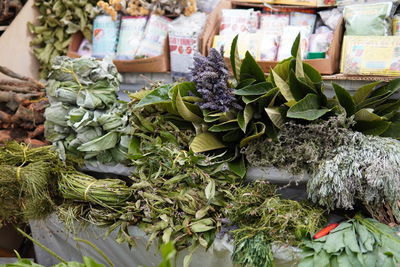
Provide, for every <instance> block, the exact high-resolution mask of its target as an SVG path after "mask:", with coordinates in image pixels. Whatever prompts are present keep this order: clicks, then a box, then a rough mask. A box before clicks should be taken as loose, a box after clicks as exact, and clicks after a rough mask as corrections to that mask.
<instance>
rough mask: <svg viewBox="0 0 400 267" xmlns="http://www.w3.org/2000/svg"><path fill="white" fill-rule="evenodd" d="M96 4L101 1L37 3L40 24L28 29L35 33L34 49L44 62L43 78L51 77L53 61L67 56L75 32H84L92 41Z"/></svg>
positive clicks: (30, 24) (36, 55) (82, 0)
mask: <svg viewBox="0 0 400 267" xmlns="http://www.w3.org/2000/svg"><path fill="white" fill-rule="evenodd" d="M96 4H97V0H89V1H86V0H72V1H71V0H35V7H36V8H37V9H38V11H39V17H38V22H34V23H29V24H28V28H29V31H30V32H31V33H32V34H34V38H33V40H32V42H31V46H33V47H34V48H33V52H34V54H35V57H36V58H37V59H38V60H39V63H40V77H41V78H46V77H47V75H48V73H49V71H50V66H51V60H52V59H53V58H55V57H56V56H63V55H65V54H66V52H67V49H68V46H69V44H70V43H71V36H72V34H73V33H76V32H78V31H81V32H82V33H83V35H84V36H85V38H86V39H88V40H91V39H92V21H93V19H94V17H95V16H96V15H97V11H96V9H95V6H96Z"/></svg>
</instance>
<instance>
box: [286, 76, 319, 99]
mask: <svg viewBox="0 0 400 267" xmlns="http://www.w3.org/2000/svg"><path fill="white" fill-rule="evenodd" d="M289 88H290V92H291V93H292V96H293V97H294V99H295V100H296V101H299V100H301V99H303V98H304V97H305V96H306V95H308V94H317V91H315V90H314V89H313V88H312V87H310V85H308V84H306V83H304V82H302V81H300V80H299V79H298V78H297V77H296V74H295V73H294V71H293V70H290V73H289Z"/></svg>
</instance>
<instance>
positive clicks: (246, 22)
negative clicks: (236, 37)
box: [219, 9, 254, 35]
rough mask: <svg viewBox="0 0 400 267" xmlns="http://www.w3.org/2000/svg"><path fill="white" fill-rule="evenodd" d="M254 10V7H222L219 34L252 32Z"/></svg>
mask: <svg viewBox="0 0 400 267" xmlns="http://www.w3.org/2000/svg"><path fill="white" fill-rule="evenodd" d="M253 12H254V10H253V9H222V18H221V25H220V29H219V34H220V35H232V34H238V33H245V32H250V30H251V29H250V28H251V27H252V24H254V15H252V13H253ZM252 17H253V18H252Z"/></svg>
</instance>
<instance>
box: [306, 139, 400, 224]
mask: <svg viewBox="0 0 400 267" xmlns="http://www.w3.org/2000/svg"><path fill="white" fill-rule="evenodd" d="M332 153H334V156H333V157H332V158H331V159H327V160H325V161H323V162H321V164H320V166H318V168H317V169H316V170H315V172H313V173H312V174H311V179H310V180H309V181H308V184H307V191H308V195H309V198H310V199H312V200H313V201H314V202H316V203H318V204H320V205H323V206H326V207H328V208H329V209H334V208H344V209H353V208H354V205H355V204H356V201H361V203H362V204H363V205H364V206H365V207H366V208H367V209H368V211H370V213H371V215H373V216H374V217H375V218H376V219H378V220H380V221H383V222H387V221H389V222H398V221H399V220H400V209H399V205H398V203H399V201H400V199H399V194H400V179H399V178H400V141H398V140H395V139H392V138H382V137H379V136H366V135H363V134H361V133H358V132H353V133H352V134H351V143H349V144H347V145H343V146H340V147H338V148H336V149H335V150H333V151H332ZM387 207H390V208H389V209H387ZM383 214H387V216H383ZM393 217H394V218H393Z"/></svg>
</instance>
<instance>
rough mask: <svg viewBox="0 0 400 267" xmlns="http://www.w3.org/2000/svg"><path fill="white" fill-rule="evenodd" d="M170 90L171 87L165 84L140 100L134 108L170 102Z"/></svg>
mask: <svg viewBox="0 0 400 267" xmlns="http://www.w3.org/2000/svg"><path fill="white" fill-rule="evenodd" d="M171 88H172V86H171V85H170V84H167V85H163V86H160V87H158V88H156V89H154V90H153V91H152V92H151V93H149V94H147V95H146V96H145V97H143V98H142V100H140V101H139V103H137V104H136V105H135V108H140V107H144V106H147V105H155V104H161V103H169V102H171V98H170V97H169V94H168V93H169V91H170V90H171Z"/></svg>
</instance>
